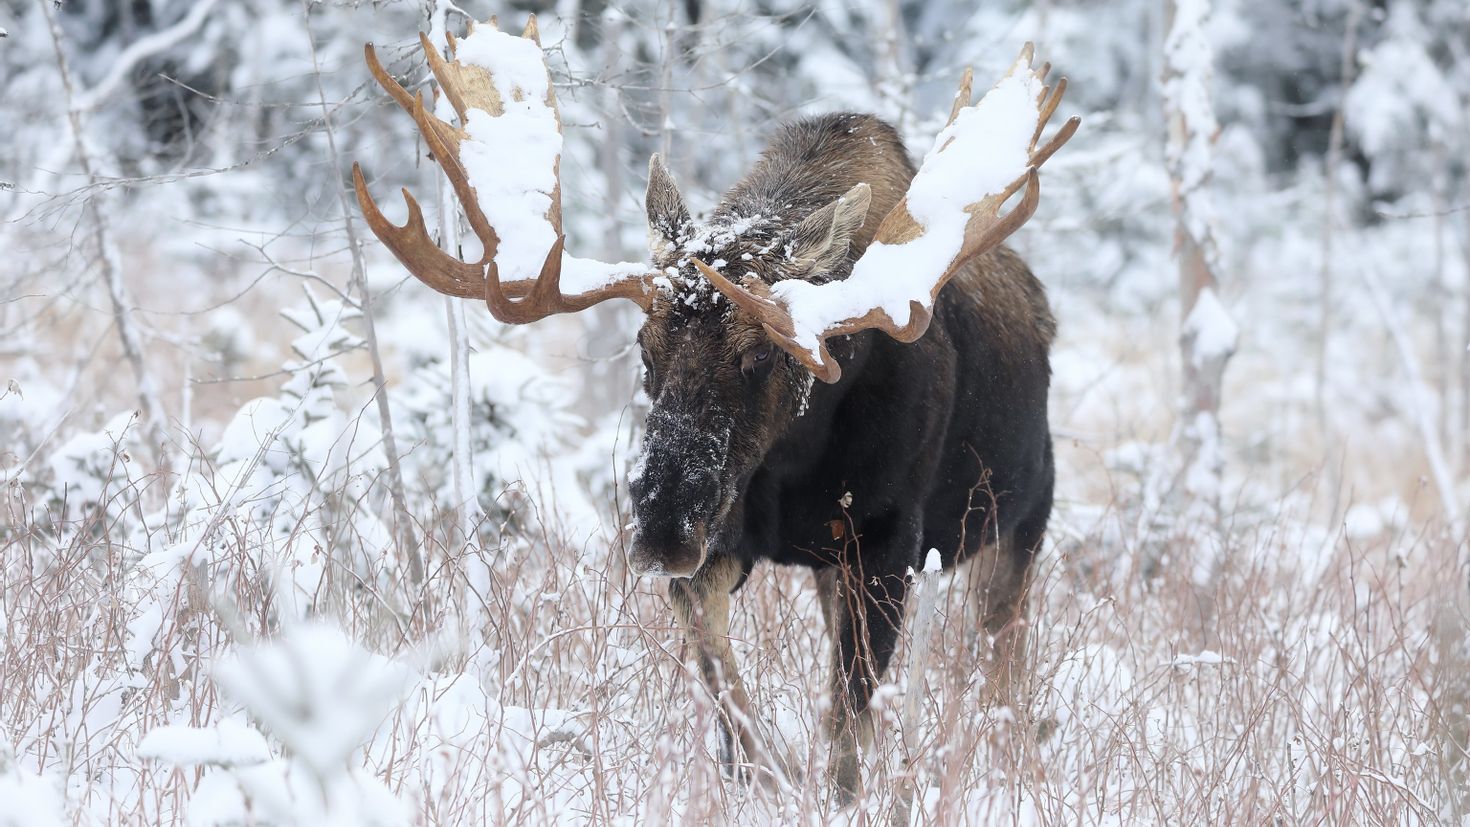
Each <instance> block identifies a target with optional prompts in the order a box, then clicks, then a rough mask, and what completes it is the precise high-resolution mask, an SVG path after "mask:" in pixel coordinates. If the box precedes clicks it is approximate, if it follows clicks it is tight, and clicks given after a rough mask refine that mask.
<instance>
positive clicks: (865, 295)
mask: <svg viewBox="0 0 1470 827" xmlns="http://www.w3.org/2000/svg"><path fill="white" fill-rule="evenodd" d="M1032 54H1033V49H1032V45H1031V44H1030V43H1027V44H1026V46H1025V47H1024V48H1022V50H1021V54H1020V56H1019V57H1018V58H1017V59H1016V62H1015V63H1014V64H1013V65H1012V66H1011V69H1010V71H1008V72H1007V73H1006V75H1005V77H1003V78H1002V79H1001V80H1000V82H999V83H997V84H996V86H995V88H993V89H992V90H991V91H990V92H988V93H987V94H986V95H985V96H984V97H983V98H982V99H981V100H980V101H979V103H977V104H976V105H974V106H971V105H970V86H971V83H972V78H973V76H972V74H971V72H970V70H969V69H966V70H965V74H964V79H963V80H962V81H961V83H960V90H959V94H958V95H957V96H956V97H955V102H954V107H953V108H952V109H951V111H950V115H949V123H948V124H947V125H946V126H945V128H944V129H943V130H942V131H940V133H939V136H938V137H937V138H936V139H935V143H934V149H933V150H931V151H930V152H929V154H928V155H927V156H925V158H924V164H923V166H922V167H921V168H920V169H919V172H918V175H916V176H915V177H914V180H913V182H912V183H911V184H910V186H909V190H908V193H907V194H906V195H905V196H904V197H903V199H901V200H900V201H899V202H898V204H897V205H896V206H895V207H894V208H893V209H892V210H890V211H889V213H888V215H887V216H885V217H884V219H883V222H882V223H881V224H879V225H878V231H877V235H876V236H875V238H874V241H873V243H872V244H871V245H870V246H869V247H868V249H867V250H866V251H865V252H864V254H863V256H862V258H861V259H859V260H858V262H857V263H856V264H855V265H854V266H853V270H852V273H851V275H849V276H848V277H847V278H846V279H844V280H841V281H834V282H829V283H827V284H811V283H808V282H805V281H801V280H796V279H793V280H789V281H780V282H777V283H776V284H774V285H768V284H766V283H765V282H764V281H761V280H760V279H758V278H749V279H747V280H746V281H745V283H744V284H743V285H741V284H735V283H734V282H732V281H730V280H729V279H727V278H725V277H724V276H723V275H721V274H720V273H719V272H718V271H716V270H714V269H713V268H711V267H709V266H708V265H706V264H705V263H704V262H702V261H698V260H696V261H695V262H694V264H695V266H696V267H698V268H699V271H700V272H701V273H703V274H704V276H705V278H707V279H709V280H710V282H711V283H712V284H714V286H715V287H717V288H718V289H719V290H720V292H722V293H724V294H725V295H726V296H728V297H729V299H730V300H731V302H733V303H734V304H735V305H737V306H738V307H741V308H742V309H744V310H745V311H746V312H748V313H750V314H752V315H753V316H755V317H756V318H758V319H760V321H761V323H762V325H763V326H764V328H765V330H766V333H767V334H768V335H769V336H770V337H771V339H772V340H773V341H775V343H776V344H778V345H780V346H781V347H782V348H783V349H784V350H786V351H787V352H788V353H790V354H791V355H792V356H794V357H796V358H797V359H798V360H799V361H801V363H802V364H804V365H806V366H807V368H809V369H810V370H811V371H812V373H814V374H815V375H816V376H817V378H819V379H821V380H823V381H825V382H836V381H837V380H838V379H839V378H840V377H841V375H842V370H841V368H840V367H839V366H838V364H837V362H836V361H835V360H834V359H833V358H832V355H831V354H830V353H829V352H828V351H827V346H826V342H825V340H826V339H829V338H831V337H833V336H844V335H848V334H852V333H857V332H859V331H861V330H866V329H868V328H877V329H879V330H882V331H883V332H885V333H887V334H888V335H890V336H892V337H893V338H895V339H897V340H898V341H900V342H912V341H914V340H916V339H918V338H919V337H920V336H922V335H924V331H925V330H927V329H928V327H929V321H930V319H931V318H932V317H933V307H934V301H935V299H937V298H938V296H939V292H940V291H941V290H943V289H944V285H945V284H947V283H948V282H949V280H950V279H951V278H953V277H954V275H955V273H957V272H958V271H959V270H960V268H962V267H964V266H965V264H967V263H968V262H970V261H972V260H973V259H975V258H976V257H977V256H980V255H983V254H984V253H986V252H988V251H989V250H991V249H993V248H995V247H996V246H997V245H999V244H1000V243H1001V242H1002V241H1004V240H1005V239H1006V237H1007V236H1009V235H1010V234H1011V233H1013V232H1015V231H1016V230H1017V229H1018V228H1019V227H1020V226H1021V225H1022V224H1024V223H1026V220H1027V219H1028V218H1030V217H1031V214H1032V213H1033V212H1035V211H1036V204H1037V201H1038V199H1039V198H1040V196H1041V181H1040V177H1039V176H1038V174H1037V170H1038V169H1039V168H1040V167H1041V165H1042V164H1044V163H1046V160H1047V159H1048V158H1050V157H1051V156H1052V153H1054V152H1056V151H1057V150H1058V149H1059V148H1061V146H1062V144H1064V143H1066V142H1067V139H1069V138H1071V137H1072V134H1073V133H1074V132H1076V131H1077V127H1078V125H1079V124H1080V120H1079V119H1078V118H1075V117H1074V118H1071V119H1069V120H1068V121H1067V122H1066V123H1065V124H1063V125H1062V128H1061V129H1060V130H1058V131H1057V133H1056V135H1054V136H1052V138H1051V140H1049V141H1047V142H1046V143H1045V144H1043V145H1041V146H1040V147H1038V146H1037V145H1036V144H1037V141H1038V140H1040V138H1041V132H1042V130H1043V129H1044V128H1045V127H1046V122H1047V120H1048V119H1050V118H1051V116H1052V114H1053V113H1055V112H1056V110H1057V106H1058V104H1060V103H1061V100H1062V95H1063V94H1064V93H1065V92H1066V89H1067V80H1066V78H1062V79H1061V80H1059V81H1058V82H1057V84H1056V86H1055V87H1049V86H1046V85H1045V79H1046V75H1047V73H1048V71H1049V70H1050V68H1051V67H1050V64H1047V65H1044V66H1042V67H1041V68H1040V69H1033V68H1032V67H1031V60H1032ZM1033 124H1034V129H1033V128H1032V125H1033ZM1028 137H1029V141H1028V140H1027V138H1028ZM976 158H980V159H982V163H980V164H975V165H972V164H970V163H967V162H968V161H973V160H975V159H976ZM859 186H861V185H859ZM1023 187H1024V188H1025V193H1024V194H1023V195H1022V197H1021V200H1020V202H1019V203H1018V204H1016V205H1015V206H1014V207H1013V208H1011V210H1010V212H1008V213H1005V214H1004V215H1002V214H1001V211H1000V210H1001V207H1002V206H1003V205H1004V204H1005V203H1006V201H1007V200H1009V199H1010V198H1011V196H1013V195H1015V194H1016V193H1017V192H1018V191H1020V190H1021V189H1022V188H1023ZM911 273H912V274H914V277H913V278H906V276H907V275H908V274H911Z"/></svg>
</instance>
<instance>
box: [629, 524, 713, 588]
mask: <svg viewBox="0 0 1470 827" xmlns="http://www.w3.org/2000/svg"><path fill="white" fill-rule="evenodd" d="M689 533H690V536H689V537H688V538H687V539H685V540H683V541H682V542H680V541H675V542H667V543H660V542H656V541H654V540H653V538H650V537H648V536H647V535H645V534H644V533H643V532H642V531H638V532H637V533H635V534H634V535H633V545H632V547H631V548H629V549H628V567H629V568H631V569H632V570H633V573H634V574H636V575H638V576H640V577H692V576H693V575H694V573H695V572H696V571H699V567H700V566H702V565H704V559H705V557H706V556H707V555H708V554H709V545H708V543H706V542H705V534H704V524H703V523H697V524H695V525H694V526H692V530H691V531H690V532H689Z"/></svg>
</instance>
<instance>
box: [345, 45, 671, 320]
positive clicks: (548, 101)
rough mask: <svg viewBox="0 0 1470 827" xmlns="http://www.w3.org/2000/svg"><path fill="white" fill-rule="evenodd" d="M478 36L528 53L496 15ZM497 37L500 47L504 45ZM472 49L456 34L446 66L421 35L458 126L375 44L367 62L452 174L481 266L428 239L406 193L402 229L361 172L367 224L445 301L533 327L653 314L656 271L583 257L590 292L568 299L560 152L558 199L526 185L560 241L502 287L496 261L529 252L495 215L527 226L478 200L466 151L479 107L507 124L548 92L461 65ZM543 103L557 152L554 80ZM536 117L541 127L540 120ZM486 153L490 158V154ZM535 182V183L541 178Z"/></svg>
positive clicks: (555, 183) (554, 177) (357, 182)
mask: <svg viewBox="0 0 1470 827" xmlns="http://www.w3.org/2000/svg"><path fill="white" fill-rule="evenodd" d="M470 32H471V35H470V36H471V37H477V36H481V34H483V35H484V36H485V37H487V38H491V40H490V42H489V43H487V44H482V45H481V46H479V47H478V48H479V49H481V50H483V49H484V48H486V47H489V48H493V49H511V50H515V49H519V48H521V47H518V46H516V45H515V43H516V40H517V39H516V38H514V37H513V36H509V35H506V34H502V33H501V32H500V31H499V24H498V21H497V20H496V19H495V18H493V17H492V18H491V19H490V21H489V23H488V25H487V26H484V27H480V28H476V27H474V26H471V27H470ZM523 37H525V38H526V39H527V40H529V41H531V42H532V43H534V44H536V45H537V47H538V48H537V49H536V50H535V52H534V54H535V55H536V56H537V57H540V59H541V70H542V71H543V72H544V71H545V58H544V56H542V55H541V53H540V49H539V45H540V31H539V29H538V27H537V24H536V19H535V17H534V16H532V17H531V19H530V20H529V21H528V22H527V23H526V28H525V33H524V35H523ZM496 38H501V39H502V40H496ZM504 38H509V40H504ZM465 42H466V41H460V40H457V39H455V38H454V37H452V36H450V37H448V38H447V43H448V46H449V49H450V50H451V58H452V59H445V57H444V56H443V55H441V54H440V53H439V50H438V49H437V48H435V47H434V44H433V43H432V42H430V40H429V38H428V36H427V35H424V34H420V35H419V43H420V45H421V46H422V47H423V51H424V56H425V59H426V60H427V61H428V64H429V68H430V70H431V71H432V72H433V75H434V79H435V80H437V81H438V90H439V91H441V92H442V93H443V94H444V96H445V98H446V99H447V100H448V101H449V103H450V105H451V106H452V107H453V108H454V111H455V114H456V115H457V116H458V120H459V124H460V125H459V126H455V125H453V124H450V123H447V122H445V121H444V120H441V119H440V118H439V117H437V116H435V115H434V114H433V111H432V107H430V106H429V105H428V104H427V103H426V102H425V100H424V97H423V95H422V94H419V95H414V94H411V93H409V92H408V90H406V89H404V88H403V86H402V85H401V84H400V83H398V81H397V80H395V79H394V78H393V76H392V75H391V74H389V73H388V71H387V70H386V69H385V68H384V67H383V65H382V63H381V62H380V61H379V60H378V57H377V54H376V51H375V50H374V48H373V46H372V44H368V45H367V46H366V47H365V48H364V56H365V59H366V61H367V64H368V68H369V70H370V71H371V72H372V74H373V77H374V78H376V79H377V81H378V83H379V84H380V85H381V86H382V87H383V88H384V89H385V90H386V91H387V92H388V94H389V95H391V96H392V97H393V99H394V100H395V101H396V102H397V103H398V105H399V106H401V107H402V108H403V109H404V110H406V111H407V112H408V113H409V114H411V115H412V116H413V119H414V122H415V124H417V126H418V128H419V132H420V133H422V135H423V138H424V142H425V143H426V145H427V146H428V149H429V151H430V152H431V153H432V154H433V156H434V159H435V160H436V161H437V162H438V164H439V166H440V168H441V169H443V171H444V175H445V177H446V178H448V179H449V183H450V185H451V187H452V188H453V189H454V193H455V195H456V196H457V197H458V199H459V202H460V205H461V207H462V208H463V211H464V215H465V220H466V221H467V222H468V224H469V226H470V229H471V230H473V231H474V233H475V235H476V236H477V237H478V238H479V239H480V242H481V245H482V247H483V254H482V255H481V257H480V260H479V261H477V262H466V261H461V260H460V259H458V258H456V257H454V256H452V255H449V254H448V253H446V252H444V251H443V250H441V249H440V248H439V246H438V245H437V244H435V243H434V241H433V240H432V239H431V238H430V236H429V231H428V227H427V226H426V225H425V222H424V217H423V210H422V209H421V208H420V207H419V205H418V202H417V201H415V200H414V198H413V196H412V195H410V194H409V193H408V191H407V190H405V191H404V193H403V195H404V199H405V203H406V204H407V206H408V221H407V223H405V224H404V225H403V226H402V227H399V226H396V225H394V224H393V223H392V222H390V221H389V220H388V219H387V217H385V216H384V215H383V213H382V211H381V210H380V209H379V208H378V205H377V203H376V202H374V201H373V198H372V196H371V195H370V194H369V193H368V189H367V181H366V179H365V177H364V175H363V173H362V170H361V168H360V167H358V166H357V165H354V167H353V186H354V188H355V189H356V191H357V198H358V202H359V203H360V204H361V206H362V211H363V215H364V217H365V218H366V220H367V223H368V226H369V227H370V228H371V229H372V230H373V233H374V234H375V235H377V236H378V238H379V239H381V240H382V241H383V243H384V245H385V246H387V247H388V249H389V250H391V251H392V252H393V254H394V255H395V256H397V258H398V259H399V261H401V262H402V263H403V264H404V266H405V267H407V268H408V270H409V272H411V273H413V274H414V276H416V277H417V278H418V279H419V280H420V281H422V282H424V283H425V284H427V285H428V286H429V287H431V288H433V289H434V290H436V291H438V292H440V293H444V294H446V295H450V296H456V297H460V298H479V299H483V300H484V301H485V304H486V307H488V308H489V310H490V313H491V314H492V315H494V316H495V318H497V319H499V320H500V321H502V322H506V323H509V324H525V323H528V322H533V321H536V320H537V319H541V318H544V317H546V316H549V315H551V314H553V313H571V312H576V311H578V310H583V309H585V308H587V307H590V306H592V305H593V304H596V303H598V302H601V301H606V300H607V299H611V298H628V299H632V300H634V301H636V302H638V303H639V304H640V305H642V306H643V307H644V308H645V309H646V308H647V307H648V304H649V298H650V297H649V291H648V289H647V286H648V280H649V279H650V278H652V274H647V273H643V272H641V271H636V270H635V269H634V268H633V267H625V266H613V265H604V264H600V263H599V262H590V261H586V260H581V259H575V261H577V262H578V268H577V270H576V272H577V273H578V274H579V277H578V282H579V285H582V284H586V283H588V282H591V286H590V287H586V288H585V289H581V290H580V291H577V292H573V293H571V294H564V293H562V291H561V281H562V279H561V275H562V273H561V271H562V262H563V259H564V257H566V258H568V259H569V258H570V257H569V256H566V253H565V245H566V237H565V236H564V235H563V234H562V232H561V177H560V174H559V173H558V170H557V167H558V165H559V162H560V155H559V153H558V155H557V157H556V158H555V160H553V161H552V170H551V172H552V174H551V181H552V189H551V191H550V192H545V191H544V190H541V189H540V188H539V187H540V184H533V183H524V182H523V183H522V184H521V185H523V186H526V187H527V188H528V189H527V190H526V192H527V194H533V192H532V191H533V190H534V191H535V192H536V193H539V194H540V195H541V196H543V197H545V198H546V199H547V200H548V201H549V204H548V206H547V209H546V212H545V214H544V215H541V216H538V217H539V218H540V219H542V220H544V221H545V222H546V225H544V226H548V227H549V229H550V230H551V235H552V237H553V238H554V241H553V242H552V243H551V244H550V245H549V247H550V249H549V250H548V251H547V253H546V256H545V258H544V260H543V261H542V263H541V266H540V271H539V273H538V274H537V276H536V277H535V278H516V279H514V280H511V281H502V280H501V278H500V276H501V271H500V264H501V263H503V262H499V263H498V262H497V260H496V259H497V256H499V255H502V254H505V253H507V252H508V250H507V248H508V247H514V248H515V250H516V253H515V255H516V258H515V259H514V260H515V261H516V265H515V266H519V267H521V268H524V267H525V265H526V264H527V263H529V262H527V261H526V258H525V254H526V253H527V252H530V251H527V250H525V249H524V247H525V245H524V244H520V245H507V244H506V243H505V240H504V239H503V238H502V237H501V236H500V234H499V233H497V232H496V229H495V226H494V222H492V220H491V215H494V216H499V217H500V219H501V220H502V221H509V220H519V219H518V218H515V219H512V218H508V217H507V216H508V215H513V214H512V213H507V212H506V210H505V208H503V207H494V208H492V207H491V205H490V202H486V203H485V204H482V203H481V202H480V199H479V194H478V193H477V191H476V189H475V180H474V178H473V177H472V175H471V171H470V169H467V168H466V166H465V163H464V159H463V158H461V155H460V151H461V148H462V147H463V145H464V144H465V143H467V142H472V141H475V140H476V137H475V135H472V134H471V132H470V128H471V117H470V116H471V113H472V112H474V111H477V110H478V111H481V112H483V113H485V114H487V115H489V116H490V117H492V118H496V117H500V116H501V115H503V114H504V113H505V105H506V104H507V103H509V102H511V100H512V98H513V99H514V100H515V101H516V102H525V103H527V105H530V102H529V101H525V100H524V96H527V95H529V94H534V95H541V94H542V92H541V91H540V89H539V84H534V86H536V87H538V88H536V89H534V90H530V89H524V88H522V87H521V86H520V85H518V84H517V85H507V84H505V83H497V81H496V79H495V77H494V75H493V74H492V73H491V72H490V70H489V69H488V68H487V67H486V66H484V65H481V64H478V63H474V62H472V61H469V60H461V51H462V50H461V47H462V46H463V45H464V43H465ZM527 51H528V50H527ZM510 59H516V60H530V59H531V58H529V57H528V56H527V55H526V54H525V52H524V51H522V52H515V54H514V57H513V58H510ZM542 103H543V104H544V107H545V108H544V109H541V110H539V112H537V111H534V110H535V107H534V106H533V107H532V108H533V111H532V112H530V113H529V114H530V116H531V118H532V119H533V122H534V123H535V124H536V128H538V129H545V130H547V131H548V132H549V131H550V129H554V130H555V132H556V133H557V135H556V136H555V137H556V138H557V140H558V149H559V146H560V144H559V139H560V132H561V118H560V115H559V113H557V111H556V96H555V92H554V91H553V89H552V87H551V82H550V76H549V74H548V75H547V82H546V88H545V92H544V99H543V100H542ZM547 110H549V112H548V111H547ZM536 118H541V119H542V120H540V121H535V120H534V119H536ZM490 148H491V149H494V146H493V145H490ZM481 151H482V153H483V149H482V150H481ZM529 180H532V181H534V180H536V179H535V176H532V179H529ZM487 210H488V212H487ZM446 231H452V230H446ZM537 232H540V230H538V231H537ZM589 265H590V267H589ZM516 275H520V273H516Z"/></svg>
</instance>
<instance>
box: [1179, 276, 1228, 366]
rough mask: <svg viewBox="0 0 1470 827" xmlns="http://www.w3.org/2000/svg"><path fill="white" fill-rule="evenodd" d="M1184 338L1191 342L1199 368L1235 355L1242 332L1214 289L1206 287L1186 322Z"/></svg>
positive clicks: (1197, 298)
mask: <svg viewBox="0 0 1470 827" xmlns="http://www.w3.org/2000/svg"><path fill="white" fill-rule="evenodd" d="M1183 333H1184V336H1185V337H1186V338H1187V339H1188V340H1189V341H1190V342H1191V346H1190V354H1189V358H1190V359H1191V360H1192V361H1193V362H1194V365H1195V367H1196V368H1201V367H1203V366H1204V365H1206V364H1207V363H1210V362H1214V361H1217V360H1221V359H1224V358H1225V357H1227V356H1229V355H1230V354H1232V353H1234V352H1235V346H1236V342H1237V341H1238V340H1239V338H1240V329H1239V328H1238V327H1237V326H1236V324H1235V320H1234V319H1232V318H1230V313H1229V311H1227V310H1226V309H1225V305H1224V304H1222V303H1221V302H1220V297H1219V296H1218V295H1217V294H1216V293H1215V290H1214V288H1210V287H1206V288H1205V289H1203V290H1201V291H1200V293H1199V295H1198V296H1197V297H1195V300H1194V309H1193V310H1191V311H1189V316H1188V317H1187V318H1185V320H1184V330H1183Z"/></svg>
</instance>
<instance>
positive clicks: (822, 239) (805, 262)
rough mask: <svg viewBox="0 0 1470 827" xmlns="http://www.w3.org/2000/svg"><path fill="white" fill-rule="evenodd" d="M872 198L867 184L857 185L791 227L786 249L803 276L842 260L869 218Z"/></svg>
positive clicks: (823, 269)
mask: <svg viewBox="0 0 1470 827" xmlns="http://www.w3.org/2000/svg"><path fill="white" fill-rule="evenodd" d="M870 198H871V190H870V189H869V188H868V185H867V184H858V185H857V186H855V187H853V188H852V189H850V190H848V191H847V193H846V194H845V195H842V196H839V197H838V198H837V200H835V201H833V202H832V203H830V204H828V205H827V206H825V207H822V208H821V209H819V210H817V211H816V212H814V213H812V214H811V215H809V216H807V217H806V218H803V219H802V220H801V223H800V224H797V225H796V226H795V227H793V228H792V229H791V232H790V233H789V234H788V235H787V236H786V239H785V241H786V246H785V252H786V255H787V257H788V258H790V259H791V262H792V263H793V264H794V265H795V267H796V269H797V271H798V272H799V273H800V274H801V275H803V276H807V275H812V274H817V273H822V272H824V271H827V270H831V269H833V268H835V267H837V265H839V264H841V263H842V260H843V259H844V258H845V257H846V256H847V247H848V244H849V243H850V242H851V240H852V237H853V235H854V234H855V233H856V232H857V231H858V229H859V228H860V227H862V226H863V221H864V220H865V219H866V218H867V217H868V202H869V199H870Z"/></svg>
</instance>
